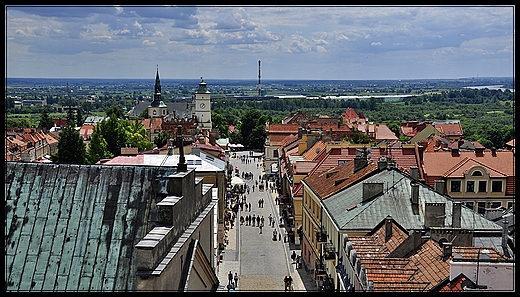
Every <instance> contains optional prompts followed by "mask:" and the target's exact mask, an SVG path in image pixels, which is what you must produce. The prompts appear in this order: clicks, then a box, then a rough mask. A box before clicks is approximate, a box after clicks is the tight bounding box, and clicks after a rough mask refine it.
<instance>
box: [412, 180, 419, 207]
mask: <svg viewBox="0 0 520 297" xmlns="http://www.w3.org/2000/svg"><path fill="white" fill-rule="evenodd" d="M410 186H411V187H412V199H411V200H412V205H418V204H419V184H418V183H416V182H415V181H412V182H411V183H410Z"/></svg>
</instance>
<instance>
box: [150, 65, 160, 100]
mask: <svg viewBox="0 0 520 297" xmlns="http://www.w3.org/2000/svg"><path fill="white" fill-rule="evenodd" d="M160 102H161V80H160V79H159V65H157V73H156V74H155V92H154V94H153V102H152V106H153V107H157V106H159V103H160Z"/></svg>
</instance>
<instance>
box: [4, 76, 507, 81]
mask: <svg viewBox="0 0 520 297" xmlns="http://www.w3.org/2000/svg"><path fill="white" fill-rule="evenodd" d="M489 78H510V79H513V78H514V76H466V77H445V78H358V79H336V78H335V79H327V78H268V79H263V80H264V81H275V80H301V81H309V80H331V81H345V80H354V81H356V80H442V79H489ZM5 79H124V80H131V79H133V80H135V79H138V80H150V79H151V80H155V78H150V77H147V78H145V77H135V78H130V77H119V78H115V77H18V76H16V77H6V78H5ZM163 79H173V80H175V79H179V80H181V79H182V80H186V79H188V80H200V77H197V78H168V77H161V80H163ZM207 79H210V80H243V81H256V80H257V79H254V78H204V80H207Z"/></svg>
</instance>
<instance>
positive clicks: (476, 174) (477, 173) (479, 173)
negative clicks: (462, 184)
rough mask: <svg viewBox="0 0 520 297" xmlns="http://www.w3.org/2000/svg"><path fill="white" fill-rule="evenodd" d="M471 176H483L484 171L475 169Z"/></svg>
mask: <svg viewBox="0 0 520 297" xmlns="http://www.w3.org/2000/svg"><path fill="white" fill-rule="evenodd" d="M471 176H482V172H480V171H478V170H475V171H474V172H473V173H472V174H471Z"/></svg>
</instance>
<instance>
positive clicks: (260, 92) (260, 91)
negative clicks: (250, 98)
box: [258, 60, 262, 96]
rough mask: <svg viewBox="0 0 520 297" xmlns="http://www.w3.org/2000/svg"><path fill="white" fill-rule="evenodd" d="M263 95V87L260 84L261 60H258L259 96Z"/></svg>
mask: <svg viewBox="0 0 520 297" xmlns="http://www.w3.org/2000/svg"><path fill="white" fill-rule="evenodd" d="M261 95H262V88H261V86H260V60H258V96H261Z"/></svg>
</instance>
